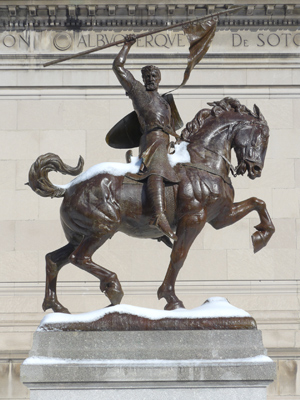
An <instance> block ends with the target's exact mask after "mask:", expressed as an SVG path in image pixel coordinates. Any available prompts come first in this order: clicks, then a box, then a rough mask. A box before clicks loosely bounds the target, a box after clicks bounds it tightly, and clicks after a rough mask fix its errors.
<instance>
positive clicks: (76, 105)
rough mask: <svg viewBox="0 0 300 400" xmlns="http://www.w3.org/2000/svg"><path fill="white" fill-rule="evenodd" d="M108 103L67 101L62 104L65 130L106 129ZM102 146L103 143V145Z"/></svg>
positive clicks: (86, 100) (90, 100) (107, 125)
mask: <svg viewBox="0 0 300 400" xmlns="http://www.w3.org/2000/svg"><path fill="white" fill-rule="evenodd" d="M109 112H110V111H109V102H108V101H107V100H98V99H97V100H95V99H85V100H68V101H64V102H63V124H62V125H61V127H60V128H63V129H65V130H71V131H72V130H87V129H99V130H101V129H102V130H103V129H107V130H109V129H110V128H111V126H110V124H109ZM103 145H104V143H103Z"/></svg>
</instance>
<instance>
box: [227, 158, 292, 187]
mask: <svg viewBox="0 0 300 400" xmlns="http://www.w3.org/2000/svg"><path fill="white" fill-rule="evenodd" d="M234 182H235V181H234ZM251 183H252V182H251ZM251 186H252V187H253V188H255V189H256V188H265V187H266V188H273V189H275V188H276V189H292V188H294V187H295V160H293V159H279V158H276V159H272V158H270V159H266V161H265V166H264V169H263V171H262V175H261V178H258V179H255V181H254V182H253V185H250V188H251Z"/></svg>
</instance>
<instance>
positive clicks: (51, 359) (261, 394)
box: [21, 329, 275, 400]
mask: <svg viewBox="0 0 300 400" xmlns="http://www.w3.org/2000/svg"><path fill="white" fill-rule="evenodd" d="M265 353H266V352H265V349H264V347H263V343H262V337H261V332H260V331H258V330H256V329H252V330H190V331H185V330H182V331H170V330H169V331H159V330H158V331H123V332H118V331H112V332H107V331H98V332H78V331H73V332H65V331H37V332H36V333H35V335H34V341H33V347H32V350H31V352H30V355H29V358H28V359H27V360H25V362H24V364H23V366H22V369H21V376H22V380H23V382H24V384H25V385H26V386H27V387H28V388H30V390H31V397H30V398H31V400H50V399H51V400H53V399H55V400H85V399H88V400H96V399H97V400H99V399H105V400H119V399H120V400H135V399H139V400H169V399H170V400H171V399H172V400H183V399H188V400H196V399H197V400H225V399H226V400H227V399H230V400H241V399H243V400H263V399H266V387H267V385H268V384H269V383H271V382H272V381H273V379H274V378H275V364H274V363H273V362H272V361H271V359H269V358H268V357H267V356H266V355H265Z"/></svg>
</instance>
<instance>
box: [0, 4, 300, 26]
mask: <svg viewBox="0 0 300 400" xmlns="http://www.w3.org/2000/svg"><path fill="white" fill-rule="evenodd" d="M5 3H6V4H4V2H3V1H1V0H0V30H2V31H3V30H24V29H33V30H43V29H49V28H50V29H56V30H57V29H62V30H64V29H72V30H74V29H77V30H87V29H93V30H97V29H99V30H102V29H111V30H118V29H119V30H121V29H122V30H124V29H130V30H132V29H133V30H139V29H145V28H149V27H156V26H158V27H160V26H164V25H168V24H169V25H171V24H175V23H178V22H184V21H186V20H189V19H195V18H201V17H205V16H207V15H209V14H211V13H214V12H219V11H224V10H226V9H227V8H228V5H226V6H225V5H224V4H222V5H221V4H209V5H205V4H202V3H203V2H202V1H200V2H197V3H195V4H192V3H189V4H186V2H185V1H182V0H181V1H180V3H179V2H178V3H177V4H176V3H175V4H174V3H173V4H171V3H169V2H168V1H167V2H165V3H164V4H161V2H159V3H158V2H157V1H156V2H155V1H152V4H143V2H141V1H139V2H138V3H136V4H134V3H130V4H126V3H125V2H124V1H121V0H119V1H118V2H116V3H112V4H111V3H108V4H107V3H105V2H103V1H99V0H98V1H94V2H90V1H82V2H81V4H80V5H74V4H72V3H71V2H70V1H51V2H49V1H48V2H44V1H33V0H31V1H28V0H27V1H10V2H9V5H7V1H6V2H5ZM242 3H243V1H240V2H239V4H242ZM254 3H255V2H253V4H251V5H247V6H245V9H243V10H240V11H239V12H238V13H236V14H234V15H230V16H221V17H220V20H219V29H229V28H240V27H243V28H247V27H257V28H262V27H265V28H266V27H268V28H269V27H285V26H286V27H292V26H293V27H297V26H299V24H300V4H286V2H285V1H281V3H280V4H276V5H275V4H269V2H268V1H265V2H264V4H261V3H260V2H256V3H257V4H254ZM239 4H236V5H239ZM230 6H232V5H230Z"/></svg>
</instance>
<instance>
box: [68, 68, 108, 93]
mask: <svg viewBox="0 0 300 400" xmlns="http://www.w3.org/2000/svg"><path fill="white" fill-rule="evenodd" d="M109 73H110V71H108V70H107V69H98V68H97V69H91V70H88V71H86V73H84V74H83V73H82V71H81V70H76V69H68V70H66V71H62V85H63V86H69V87H70V86H78V85H80V86H83V87H86V86H92V87H93V88H94V87H101V86H104V87H105V86H107V83H108V80H109V79H108V76H109Z"/></svg>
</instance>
